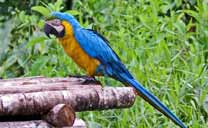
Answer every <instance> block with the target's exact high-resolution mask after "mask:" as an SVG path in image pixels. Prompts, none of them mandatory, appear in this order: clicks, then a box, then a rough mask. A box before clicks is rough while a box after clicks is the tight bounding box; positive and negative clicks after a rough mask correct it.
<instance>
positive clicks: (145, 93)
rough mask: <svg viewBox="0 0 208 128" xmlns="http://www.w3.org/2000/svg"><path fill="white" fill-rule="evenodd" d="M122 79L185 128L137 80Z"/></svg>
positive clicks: (182, 125) (182, 126)
mask: <svg viewBox="0 0 208 128" xmlns="http://www.w3.org/2000/svg"><path fill="white" fill-rule="evenodd" d="M124 79H125V82H127V83H128V84H130V85H131V86H133V87H134V88H136V90H137V91H138V93H139V95H140V96H141V97H142V98H143V99H145V100H146V101H147V102H148V103H149V104H151V105H152V106H153V107H154V108H156V109H157V110H158V111H160V112H161V113H163V114H164V115H165V116H166V117H168V118H169V119H171V120H172V121H173V122H174V123H175V124H177V125H178V126H180V127H181V128H186V126H185V125H184V124H183V122H182V121H181V120H180V119H179V118H178V117H177V116H176V115H174V114H173V113H172V112H171V111H170V110H169V109H168V108H167V107H166V106H165V105H164V104H162V103H161V102H160V100H159V99H158V98H156V97H155V96H154V95H153V94H151V93H150V92H149V91H147V90H146V89H145V88H144V87H143V86H142V85H141V84H140V83H139V82H137V81H136V80H135V79H132V78H124Z"/></svg>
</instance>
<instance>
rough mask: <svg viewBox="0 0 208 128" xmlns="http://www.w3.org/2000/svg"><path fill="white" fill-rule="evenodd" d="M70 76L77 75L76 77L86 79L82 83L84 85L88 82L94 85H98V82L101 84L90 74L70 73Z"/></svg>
mask: <svg viewBox="0 0 208 128" xmlns="http://www.w3.org/2000/svg"><path fill="white" fill-rule="evenodd" d="M69 77H75V78H81V79H84V80H83V81H82V82H81V84H82V85H88V84H94V85H97V84H101V83H100V81H98V80H96V79H95V77H90V76H87V75H81V76H80V75H69Z"/></svg>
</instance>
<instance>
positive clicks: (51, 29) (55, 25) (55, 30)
mask: <svg viewBox="0 0 208 128" xmlns="http://www.w3.org/2000/svg"><path fill="white" fill-rule="evenodd" d="M51 16H52V17H55V18H56V19H52V20H48V21H46V22H45V26H44V31H45V34H46V35H47V36H48V37H50V34H52V35H55V36H56V37H58V38H62V37H64V35H65V27H64V25H63V24H62V21H67V22H68V23H69V24H70V25H71V26H72V28H73V29H77V28H80V24H79V22H78V21H77V20H76V19H75V18H74V16H72V15H70V14H67V13H62V12H52V13H51ZM66 31H67V30H66Z"/></svg>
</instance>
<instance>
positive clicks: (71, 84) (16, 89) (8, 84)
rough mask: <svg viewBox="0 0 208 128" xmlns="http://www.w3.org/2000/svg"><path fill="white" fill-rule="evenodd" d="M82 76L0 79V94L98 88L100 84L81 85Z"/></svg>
mask: <svg viewBox="0 0 208 128" xmlns="http://www.w3.org/2000/svg"><path fill="white" fill-rule="evenodd" d="M83 81H84V79H82V78H74V77H68V78H44V77H35V78H33V77H26V78H15V79H6V80H0V95H4V94H13V93H29V92H40V91H58V90H75V89H83V90H85V89H87V88H99V89H101V88H102V86H101V85H100V84H89V85H83V84H82V82H83Z"/></svg>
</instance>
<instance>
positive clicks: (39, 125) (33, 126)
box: [0, 118, 87, 128]
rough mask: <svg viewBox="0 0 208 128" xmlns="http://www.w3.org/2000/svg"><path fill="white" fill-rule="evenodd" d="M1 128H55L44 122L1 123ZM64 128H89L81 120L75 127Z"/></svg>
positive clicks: (77, 121) (77, 120) (76, 120)
mask: <svg viewBox="0 0 208 128" xmlns="http://www.w3.org/2000/svg"><path fill="white" fill-rule="evenodd" d="M0 128H54V126H52V125H51V124H49V123H47V122H45V121H43V120H35V121H15V122H0ZM64 128H87V126H86V123H85V122H84V121H83V120H81V119H77V118H76V119H75V122H74V124H73V126H71V127H64Z"/></svg>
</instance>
